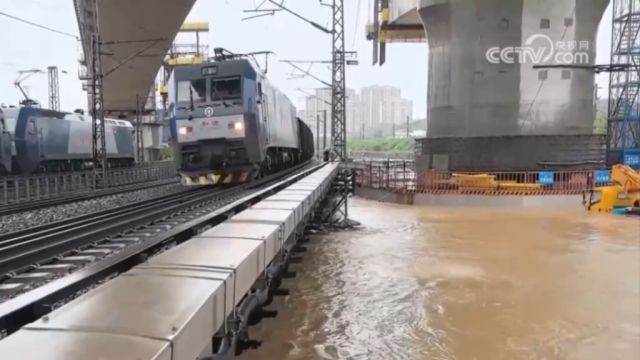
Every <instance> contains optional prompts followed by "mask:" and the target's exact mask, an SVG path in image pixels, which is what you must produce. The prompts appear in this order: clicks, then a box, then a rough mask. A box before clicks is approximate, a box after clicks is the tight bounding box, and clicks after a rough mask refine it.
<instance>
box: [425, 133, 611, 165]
mask: <svg viewBox="0 0 640 360" xmlns="http://www.w3.org/2000/svg"><path fill="white" fill-rule="evenodd" d="M605 146H606V143H605V137H604V136H602V135H570V136H561V135H558V136H503V137H475V138H439V139H430V138H427V139H419V140H417V142H416V150H417V151H416V153H417V155H416V168H417V170H418V172H423V171H426V170H430V169H434V170H442V171H448V170H450V171H531V170H538V169H543V168H545V166H543V165H542V164H543V163H545V162H546V163H567V164H571V163H575V164H577V165H576V166H573V167H572V168H573V169H593V168H600V167H603V166H604V165H605ZM546 167H547V168H554V169H557V168H561V166H546Z"/></svg>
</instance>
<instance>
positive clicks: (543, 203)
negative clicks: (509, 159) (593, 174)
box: [355, 188, 582, 209]
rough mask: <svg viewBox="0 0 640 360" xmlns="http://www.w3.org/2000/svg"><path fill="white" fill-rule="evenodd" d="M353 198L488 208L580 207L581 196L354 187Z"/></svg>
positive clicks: (403, 203) (409, 203)
mask: <svg viewBox="0 0 640 360" xmlns="http://www.w3.org/2000/svg"><path fill="white" fill-rule="evenodd" d="M355 195H356V196H359V197H361V198H364V199H368V200H374V201H380V202H386V203H394V204H400V205H417V206H464V207H469V206H471V207H476V206H477V207H490V208H507V209H520V208H547V209H565V208H566V209H578V208H582V196H581V195H544V196H490V195H454V194H446V195H434V194H420V193H407V194H400V193H394V192H390V191H385V190H378V189H368V188H356V193H355Z"/></svg>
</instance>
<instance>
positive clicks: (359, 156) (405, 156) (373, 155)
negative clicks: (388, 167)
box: [349, 151, 415, 161]
mask: <svg viewBox="0 0 640 360" xmlns="http://www.w3.org/2000/svg"><path fill="white" fill-rule="evenodd" d="M349 158H351V159H354V160H356V161H368V160H409V161H413V160H414V158H415V153H414V152H413V151H402V152H384V151H350V152H349Z"/></svg>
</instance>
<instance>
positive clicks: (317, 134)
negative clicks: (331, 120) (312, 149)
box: [316, 114, 320, 158]
mask: <svg viewBox="0 0 640 360" xmlns="http://www.w3.org/2000/svg"><path fill="white" fill-rule="evenodd" d="M316 156H317V157H318V158H320V114H316Z"/></svg>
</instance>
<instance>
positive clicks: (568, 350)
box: [241, 199, 640, 360]
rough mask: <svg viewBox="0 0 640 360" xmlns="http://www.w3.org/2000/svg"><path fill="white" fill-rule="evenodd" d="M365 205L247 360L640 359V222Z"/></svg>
mask: <svg viewBox="0 0 640 360" xmlns="http://www.w3.org/2000/svg"><path fill="white" fill-rule="evenodd" d="M351 205H352V207H351V217H352V218H354V219H356V220H358V221H360V222H361V223H362V225H363V227H362V228H361V229H359V230H356V231H351V232H345V233H339V234H329V235H320V236H316V237H315V238H314V239H313V240H312V241H311V242H310V243H309V244H308V245H307V248H308V251H307V252H306V253H305V254H304V261H303V263H301V264H299V265H295V266H293V267H292V268H293V269H297V277H296V278H295V279H290V280H286V281H285V287H286V288H289V289H290V291H291V292H290V295H289V296H286V297H279V298H276V300H275V301H274V302H273V303H272V304H271V305H270V306H269V307H268V309H270V310H277V311H278V312H279V314H278V316H277V317H275V318H272V319H265V320H263V321H262V322H261V323H260V324H258V325H257V326H255V327H252V328H251V329H250V333H251V335H252V336H253V337H254V338H256V339H258V340H261V341H263V344H262V346H261V347H260V348H259V349H257V350H250V351H248V352H246V353H244V354H243V356H242V357H241V358H242V359H434V360H437V359H464V360H466V359H471V360H473V359H489V360H498V359H508V360H511V359H580V360H585V359H586V360H590V359H593V360H602V359H604V360H613V359H640V220H638V219H634V218H624V217H614V216H609V215H593V214H588V213H586V212H584V211H581V210H580V209H576V210H542V209H541V210H532V209H524V210H521V209H518V210H513V209H512V210H505V209H485V208H445V207H434V208H425V207H404V206H396V205H388V204H381V203H377V202H369V201H365V200H360V199H355V201H353V202H352V203H351Z"/></svg>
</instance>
